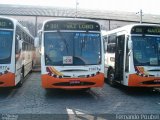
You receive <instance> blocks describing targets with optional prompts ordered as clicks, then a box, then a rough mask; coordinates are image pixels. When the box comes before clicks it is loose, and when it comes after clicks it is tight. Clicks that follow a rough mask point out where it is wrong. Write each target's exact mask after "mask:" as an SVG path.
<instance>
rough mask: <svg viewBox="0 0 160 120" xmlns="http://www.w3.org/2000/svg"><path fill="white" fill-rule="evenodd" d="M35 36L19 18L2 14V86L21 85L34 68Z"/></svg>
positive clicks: (0, 51)
mask: <svg viewBox="0 0 160 120" xmlns="http://www.w3.org/2000/svg"><path fill="white" fill-rule="evenodd" d="M33 50H34V38H33V36H32V35H31V34H30V33H29V31H28V30H27V29H26V28H24V27H23V26H22V25H21V24H20V23H19V22H18V21H17V20H15V19H12V18H7V17H3V16H0V87H12V86H16V85H17V86H21V85H22V83H23V78H24V77H25V76H26V75H27V74H28V73H29V72H30V71H31V70H32V65H33V62H32V61H33V60H32V57H33V54H32V53H33Z"/></svg>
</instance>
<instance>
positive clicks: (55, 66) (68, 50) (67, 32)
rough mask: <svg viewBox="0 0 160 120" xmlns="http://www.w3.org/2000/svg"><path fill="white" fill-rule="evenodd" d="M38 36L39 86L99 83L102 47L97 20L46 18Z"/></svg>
mask: <svg viewBox="0 0 160 120" xmlns="http://www.w3.org/2000/svg"><path fill="white" fill-rule="evenodd" d="M40 39H41V73H42V77H41V78H42V87H43V88H62V89H83V88H84V89H88V88H91V87H102V86H103V84H104V49H103V41H102V39H101V32H100V25H99V24H98V23H97V22H95V21H92V20H84V19H56V20H48V21H45V22H44V23H43V27H42V31H41V37H40Z"/></svg>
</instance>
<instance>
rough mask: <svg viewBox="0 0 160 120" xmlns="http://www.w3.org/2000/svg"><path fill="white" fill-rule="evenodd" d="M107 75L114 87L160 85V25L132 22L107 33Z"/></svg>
mask: <svg viewBox="0 0 160 120" xmlns="http://www.w3.org/2000/svg"><path fill="white" fill-rule="evenodd" d="M103 38H104V44H105V78H107V79H106V82H108V83H109V84H110V85H111V86H114V85H115V84H116V83H119V84H122V85H124V86H128V87H146V88H153V87H160V26H159V25H152V24H131V25H126V26H124V27H120V28H117V29H114V30H111V31H108V32H107V33H106V34H105V35H104V36H103Z"/></svg>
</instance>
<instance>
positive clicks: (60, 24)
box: [44, 21, 100, 31]
mask: <svg viewBox="0 0 160 120" xmlns="http://www.w3.org/2000/svg"><path fill="white" fill-rule="evenodd" d="M44 30H81V31H83V30H85V31H86V30H87V31H99V30H100V26H99V24H97V23H95V22H86V21H50V22H47V23H46V24H45V26H44Z"/></svg>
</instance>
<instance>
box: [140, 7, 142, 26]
mask: <svg viewBox="0 0 160 120" xmlns="http://www.w3.org/2000/svg"><path fill="white" fill-rule="evenodd" d="M140 23H141V24H142V10H140Z"/></svg>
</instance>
